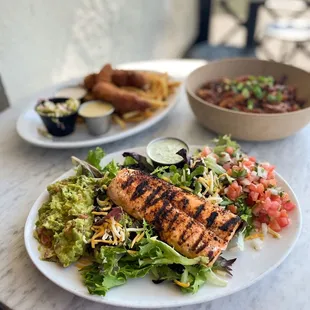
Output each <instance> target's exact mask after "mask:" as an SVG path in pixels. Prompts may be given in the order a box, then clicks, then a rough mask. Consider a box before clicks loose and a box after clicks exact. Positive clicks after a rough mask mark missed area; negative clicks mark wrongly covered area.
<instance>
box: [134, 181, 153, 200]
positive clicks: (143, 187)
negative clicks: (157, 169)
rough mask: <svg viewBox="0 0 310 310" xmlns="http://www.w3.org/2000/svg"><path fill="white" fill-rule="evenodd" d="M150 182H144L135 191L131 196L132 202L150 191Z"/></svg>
mask: <svg viewBox="0 0 310 310" xmlns="http://www.w3.org/2000/svg"><path fill="white" fill-rule="evenodd" d="M148 188H149V186H148V181H147V180H143V181H142V182H141V183H140V184H139V185H138V186H137V187H136V189H135V191H134V192H133V194H132V195H131V200H135V199H137V198H138V197H140V196H142V195H143V194H144V193H145V192H146V191H147V190H148Z"/></svg>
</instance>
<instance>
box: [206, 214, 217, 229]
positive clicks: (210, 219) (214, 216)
mask: <svg viewBox="0 0 310 310" xmlns="http://www.w3.org/2000/svg"><path fill="white" fill-rule="evenodd" d="M217 216H218V213H217V212H216V211H213V212H212V213H211V214H210V216H209V217H208V218H207V228H209V227H211V226H212V225H213V223H214V221H215V219H216V218H217Z"/></svg>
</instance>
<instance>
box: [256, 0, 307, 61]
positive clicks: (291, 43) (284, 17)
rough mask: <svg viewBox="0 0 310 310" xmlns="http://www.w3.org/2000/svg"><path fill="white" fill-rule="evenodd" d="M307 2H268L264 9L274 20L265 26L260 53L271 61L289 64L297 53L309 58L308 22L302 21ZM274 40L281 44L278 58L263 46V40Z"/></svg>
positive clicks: (280, 0) (289, 0)
mask: <svg viewBox="0 0 310 310" xmlns="http://www.w3.org/2000/svg"><path fill="white" fill-rule="evenodd" d="M308 6H309V2H306V1H302V0H268V1H266V4H265V8H266V10H267V11H268V12H269V13H270V15H271V16H272V17H273V18H274V19H275V21H274V22H272V23H270V24H268V25H267V27H266V29H265V32H264V37H263V41H262V51H263V53H265V54H266V55H267V54H268V56H267V57H268V58H269V59H271V60H278V61H280V62H290V61H291V60H292V59H293V57H294V56H295V55H296V53H297V52H298V51H300V52H302V53H303V54H304V55H306V56H307V57H308V58H310V51H309V50H308V49H307V43H309V42H310V21H309V20H307V19H302V15H303V14H305V13H306V12H307V8H308ZM266 39H267V40H268V39H276V40H279V41H281V42H282V44H281V48H280V56H279V57H277V59H275V58H276V57H275V56H274V55H272V53H270V51H268V50H267V49H266V47H265V46H264V44H263V43H264V40H266Z"/></svg>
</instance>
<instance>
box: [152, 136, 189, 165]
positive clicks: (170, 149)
mask: <svg viewBox="0 0 310 310" xmlns="http://www.w3.org/2000/svg"><path fill="white" fill-rule="evenodd" d="M181 149H185V150H186V151H187V152H188V151H189V147H188V145H187V144H186V142H184V141H182V140H180V139H178V138H172V137H163V138H157V139H155V140H152V141H151V142H150V143H149V144H148V145H147V147H146V153H147V156H148V157H149V158H150V159H151V160H152V162H153V163H155V164H156V165H161V166H164V165H177V164H179V163H181V162H182V161H183V158H182V156H180V155H178V154H177V152H178V151H180V150H181Z"/></svg>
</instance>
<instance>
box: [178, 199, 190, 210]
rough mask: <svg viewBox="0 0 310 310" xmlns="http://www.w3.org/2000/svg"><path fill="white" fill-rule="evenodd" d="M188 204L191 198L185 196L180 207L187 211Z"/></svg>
mask: <svg viewBox="0 0 310 310" xmlns="http://www.w3.org/2000/svg"><path fill="white" fill-rule="evenodd" d="M188 204H189V200H188V199H187V198H186V197H183V198H182V200H181V201H180V204H179V206H180V209H182V210H183V211H185V210H186V209H187V206H188Z"/></svg>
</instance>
